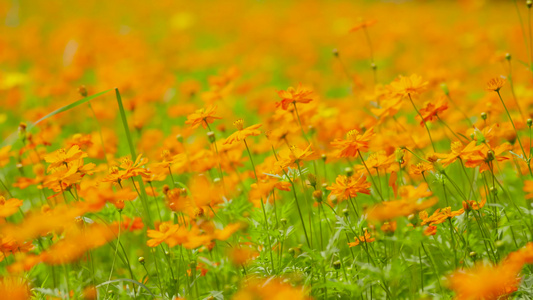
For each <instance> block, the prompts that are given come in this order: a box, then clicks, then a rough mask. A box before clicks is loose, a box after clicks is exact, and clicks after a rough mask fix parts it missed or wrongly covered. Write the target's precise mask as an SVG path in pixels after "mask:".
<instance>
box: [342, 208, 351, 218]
mask: <svg viewBox="0 0 533 300" xmlns="http://www.w3.org/2000/svg"><path fill="white" fill-rule="evenodd" d="M349 213H350V211H349V210H348V209H347V208H345V209H343V210H342V214H343V215H344V216H345V217H347V216H348V214H349Z"/></svg>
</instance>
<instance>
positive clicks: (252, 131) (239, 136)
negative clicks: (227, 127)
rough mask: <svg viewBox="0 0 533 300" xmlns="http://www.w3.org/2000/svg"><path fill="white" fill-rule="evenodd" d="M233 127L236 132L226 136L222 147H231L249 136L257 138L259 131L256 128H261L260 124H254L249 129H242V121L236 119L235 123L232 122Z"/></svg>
mask: <svg viewBox="0 0 533 300" xmlns="http://www.w3.org/2000/svg"><path fill="white" fill-rule="evenodd" d="M233 125H235V127H237V131H236V132H234V133H232V134H231V135H230V136H228V138H227V139H226V140H225V141H224V143H223V145H231V144H233V143H234V142H239V141H242V140H244V139H246V138H247V137H249V136H251V135H252V136H257V135H260V134H261V131H259V130H257V128H259V127H261V124H255V125H252V126H250V127H246V128H243V127H244V120H243V119H238V120H237V121H235V122H233Z"/></svg>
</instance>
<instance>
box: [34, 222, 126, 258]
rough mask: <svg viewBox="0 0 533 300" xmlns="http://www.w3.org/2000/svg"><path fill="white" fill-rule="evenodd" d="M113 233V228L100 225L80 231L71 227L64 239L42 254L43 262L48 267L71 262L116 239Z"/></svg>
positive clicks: (93, 225)
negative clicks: (48, 265)
mask: <svg viewBox="0 0 533 300" xmlns="http://www.w3.org/2000/svg"><path fill="white" fill-rule="evenodd" d="M74 228H76V229H74ZM115 231H116V229H115V228H110V227H108V226H106V225H102V224H92V225H90V226H86V227H84V228H81V229H77V227H76V226H73V227H71V228H70V230H69V231H67V233H66V235H65V238H64V239H62V240H60V241H59V242H57V243H55V244H54V245H52V246H51V247H50V248H48V249H47V250H46V252H43V253H42V255H43V261H44V262H45V263H47V264H50V265H58V264H64V263H69V262H73V261H75V260H77V259H79V258H80V257H81V256H82V255H83V254H84V253H85V252H87V251H89V250H91V249H95V248H99V247H101V246H103V245H105V244H107V242H109V241H111V240H113V239H114V238H116V233H115Z"/></svg>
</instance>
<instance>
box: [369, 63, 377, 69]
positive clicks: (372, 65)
mask: <svg viewBox="0 0 533 300" xmlns="http://www.w3.org/2000/svg"><path fill="white" fill-rule="evenodd" d="M370 67H371V68H372V70H376V69H377V68H378V66H377V65H376V64H375V63H371V64H370Z"/></svg>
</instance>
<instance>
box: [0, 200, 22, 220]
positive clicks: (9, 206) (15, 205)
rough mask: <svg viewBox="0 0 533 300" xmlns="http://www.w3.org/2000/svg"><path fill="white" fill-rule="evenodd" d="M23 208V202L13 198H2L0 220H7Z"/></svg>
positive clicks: (0, 201)
mask: <svg viewBox="0 0 533 300" xmlns="http://www.w3.org/2000/svg"><path fill="white" fill-rule="evenodd" d="M21 206H22V200H19V199H15V198H11V199H9V200H6V198H4V196H0V218H7V217H9V216H11V215H13V214H14V213H16V212H17V211H18V210H19V207H21Z"/></svg>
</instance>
